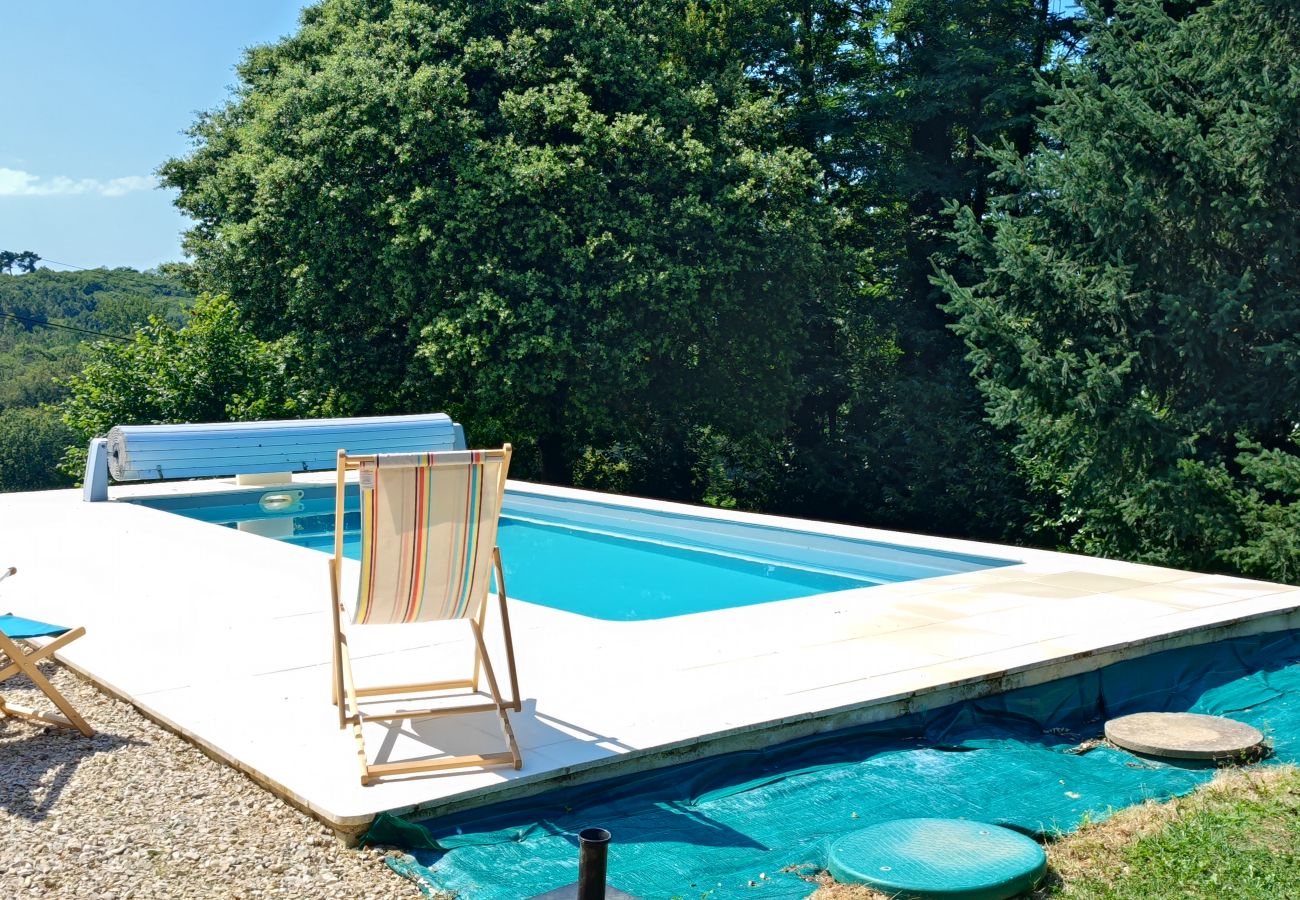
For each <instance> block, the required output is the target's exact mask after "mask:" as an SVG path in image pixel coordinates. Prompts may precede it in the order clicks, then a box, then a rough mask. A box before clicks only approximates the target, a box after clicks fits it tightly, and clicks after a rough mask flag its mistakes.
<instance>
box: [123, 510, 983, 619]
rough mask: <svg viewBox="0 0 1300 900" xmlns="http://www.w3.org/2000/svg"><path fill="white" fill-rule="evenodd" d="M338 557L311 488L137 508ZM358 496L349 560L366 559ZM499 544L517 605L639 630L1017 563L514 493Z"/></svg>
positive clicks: (349, 516) (348, 514)
mask: <svg viewBox="0 0 1300 900" xmlns="http://www.w3.org/2000/svg"><path fill="white" fill-rule="evenodd" d="M133 502H136V503H140V504H143V505H147V506H151V507H154V508H156V509H161V510H165V511H167V512H173V513H178V514H180V515H184V516H187V517H190V518H195V519H199V520H202V521H205V522H211V523H213V524H218V525H224V526H227V527H231V528H239V529H240V530H244V531H252V532H255V533H258V534H262V535H264V536H266V537H273V538H275V539H277V540H281V541H284V542H286V543H292V544H297V545H299V546H302V547H308V548H311V549H313V550H320V551H323V552H325V553H332V552H333V549H334V491H333V488H332V487H330V488H326V487H320V488H317V487H306V488H304V489H302V490H301V491H298V490H295V491H293V492H292V493H291V494H289V495H287V496H286V495H285V493H284V492H283V491H274V490H271V491H268V490H257V491H239V492H231V493H221V494H201V495H187V496H173V497H154V498H147V499H141V500H136V501H133ZM355 510H356V496H355V493H353V494H351V495H350V496H349V498H348V503H347V506H346V508H345V514H344V520H343V525H344V555H346V556H347V557H349V558H350V559H357V558H358V557H359V556H360V548H359V541H360V514H359V513H358V512H356V511H355ZM497 543H498V544H499V545H500V547H501V556H502V561H503V564H504V567H505V573H506V589H507V593H508V594H509V595H510V596H511V597H512V598H517V599H520V600H527V601H529V602H531V603H537V604H540V605H542V606H549V607H552V608H555V609H562V610H566V611H568V612H572V613H577V614H579V615H584V616H591V617H594V618H598V619H610V620H620V621H633V620H640V619H661V618H666V617H668V616H678V615H684V614H687V613H696V612H705V611H708V610H715V609H726V608H730V607H736V606H747V605H750V604H755V603H768V602H771V601H774V600H788V599H791V598H794V597H806V596H810V595H813V594H824V593H830V592H833V591H842V590H848V589H850V588H861V587H869V586H871V585H877V584H885V583H890V582H896V581H907V580H912V579H916V578H926V577H932V576H935V575H944V574H951V573H953V572H962V571H971V570H973V569H981V568H988V567H991V566H999V565H1007V564H1008V562H1009V561H1007V560H997V559H989V558H984V557H976V556H968V555H963V554H954V553H944V552H940V551H928V550H916V549H913V548H906V547H898V546H894V545H890V544H879V543H873V542H869V541H858V540H851V539H848V538H837V537H833V536H828V535H820V534H816V533H811V532H800V531H793V530H787V529H780V528H768V527H764V526H756V525H747V524H742V523H732V522H718V521H716V520H710V519H706V518H701V517H695V516H682V515H674V514H665V513H654V512H647V511H644V510H636V509H630V508H623V507H617V506H614V505H610V504H603V503H594V502H590V501H577V500H566V499H559V498H551V497H539V496H537V495H526V494H517V493H515V492H513V491H512V492H508V493H507V495H506V505H505V510H504V512H503V514H502V518H501V525H500V529H499V531H498V537H497Z"/></svg>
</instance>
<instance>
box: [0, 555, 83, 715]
mask: <svg viewBox="0 0 1300 900" xmlns="http://www.w3.org/2000/svg"><path fill="white" fill-rule="evenodd" d="M15 571H16V570H15V569H12V568H10V569H7V570H5V572H4V574H3V575H0V579H2V578H5V577H8V576H9V575H12V574H13V573H14V572H15ZM85 633H86V629H85V628H73V629H71V630H69V631H65V632H64V633H63V634H61V635H59V636H58V637H56V638H55V639H54V640H52V641H50V642H49V643H48V644H46V645H45V646H43V647H35V646H34V645H33V644H31V643H30V642H28V641H22V642H19V641H17V640H15V639H13V638H11V637H9V635H7V634H5V633H4V632H3V631H0V653H3V654H4V655H5V656H7V657H9V665H7V666H5V667H4V668H3V669H0V683H3V682H5V681H7V680H8V679H10V678H12V677H13V676H15V675H19V674H22V675H26V676H27V677H28V678H29V679H30V680H31V682H32V684H34V685H36V687H38V688H40V690H41V691H42V692H43V693H44V694H45V696H46V697H49V698H50V701H51V702H53V703H54V705H55V706H56V707H58V709H59V712H61V713H63V715H61V716H60V715H55V714H54V713H41V712H38V711H36V710H34V709H31V708H29V707H26V706H17V705H15V704H12V703H9V702H7V701H6V700H5V698H4V697H3V696H0V717H4V716H13V717H15V718H19V719H30V720H32V721H35V722H44V723H46V724H48V725H60V726H62V727H64V728H75V729H77V731H80V732H81V733H82V734H84V735H85V736H86V737H93V736H94V734H95V729H93V728H91V727H90V726H89V725H88V724H86V720H85V719H83V718H82V717H81V715H80V714H79V713H78V712H77V710H76V709H75V708H73V706H72V704H71V703H70V702H68V698H66V697H64V696H63V695H62V694H61V693H59V690H58V688H56V687H55V686H54V685H53V684H51V683H50V680H49V679H48V678H46V677H45V676H44V675H43V674H41V670H40V669H38V668H37V667H36V664H37V663H39V662H41V661H42V660H44V659H47V658H49V657H51V656H53V655H54V654H55V653H57V652H58V651H59V650H60V649H62V648H63V647H65V646H66V645H68V644H70V643H72V642H73V641H75V640H76V639H77V638H79V637H81V636H82V635H84V634H85ZM20 643H21V644H26V645H27V646H29V647H32V648H33V649H31V650H24V649H23V647H22V646H21V645H20Z"/></svg>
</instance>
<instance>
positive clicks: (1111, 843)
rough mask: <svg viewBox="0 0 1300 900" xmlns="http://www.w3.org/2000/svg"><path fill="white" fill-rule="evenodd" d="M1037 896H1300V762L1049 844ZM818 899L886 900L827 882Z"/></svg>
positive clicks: (1234, 777)
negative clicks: (1043, 878)
mask: <svg viewBox="0 0 1300 900" xmlns="http://www.w3.org/2000/svg"><path fill="white" fill-rule="evenodd" d="M1047 856H1048V862H1049V864H1050V866H1051V868H1050V873H1049V875H1048V881H1047V882H1046V883H1045V884H1043V885H1042V886H1041V887H1040V888H1039V889H1038V890H1037V891H1035V892H1034V893H1033V895H1032V897H1033V900H1050V898H1069V900H1168V898H1175V897H1176V898H1205V900H1210V898H1216V900H1221V898H1233V900H1278V898H1282V897H1300V769H1297V768H1296V767H1294V766H1274V767H1269V768H1255V769H1233V770H1225V771H1223V772H1221V773H1219V775H1218V776H1217V777H1216V778H1215V779H1214V780H1213V781H1212V782H1210V783H1209V784H1207V785H1205V786H1204V787H1202V788H1201V789H1200V790H1197V791H1195V792H1194V793H1192V794H1189V795H1188V796H1186V797H1182V798H1179V799H1177V800H1173V801H1171V802H1169V803H1144V804H1142V805H1141V806H1134V807H1130V808H1128V809H1124V810H1121V811H1120V812H1118V813H1116V814H1115V815H1114V816H1112V817H1111V818H1109V819H1107V820H1106V821H1104V822H1099V823H1097V824H1095V825H1088V826H1085V827H1083V828H1081V829H1080V830H1079V831H1077V832H1075V833H1074V834H1071V835H1068V836H1066V837H1064V838H1062V839H1061V840H1059V841H1056V842H1054V843H1052V844H1050V845H1049V846H1048V847H1047ZM812 896H813V898H814V900H880V898H884V896H885V895H884V894H880V893H877V892H875V891H870V890H867V889H866V888H864V887H861V886H858V885H841V884H832V883H824V884H823V885H822V886H821V887H820V888H819V889H818V890H817V891H816V893H814V894H813V895H812Z"/></svg>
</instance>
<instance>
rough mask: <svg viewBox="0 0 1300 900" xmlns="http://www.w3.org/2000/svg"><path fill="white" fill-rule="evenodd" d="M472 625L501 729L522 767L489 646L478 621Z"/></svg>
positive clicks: (517, 763) (519, 766)
mask: <svg viewBox="0 0 1300 900" xmlns="http://www.w3.org/2000/svg"><path fill="white" fill-rule="evenodd" d="M470 625H471V626H472V627H473V630H474V641H475V643H477V644H478V648H479V652H481V653H482V654H483V672H484V674H486V675H487V681H488V687H489V688H490V689H491V691H492V699H493V701H495V702H496V706H497V717H498V718H499V719H500V720H501V731H502V732H503V733H504V734H505V738H506V743H507V744H509V745H510V755H511V756H512V757H514V762H515V768H516V769H518V768H521V767H522V766H523V764H524V760H523V757H522V756H520V755H519V742H518V741H516V740H515V731H514V729H513V728H511V727H510V717H509V716H508V715H506V704H505V701H504V700H502V699H501V689H500V688H499V687H498V686H497V676H496V673H495V672H493V671H492V660H490V659H488V656H487V647H486V646H485V645H484V643H483V632H482V631H481V630H480V629H479V627H478V623H477V622H474V621H471V622H470Z"/></svg>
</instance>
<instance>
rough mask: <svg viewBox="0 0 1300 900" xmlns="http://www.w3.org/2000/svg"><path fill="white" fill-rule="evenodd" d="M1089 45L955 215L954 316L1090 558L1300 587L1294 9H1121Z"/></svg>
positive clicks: (1132, 1) (1003, 422) (999, 412)
mask: <svg viewBox="0 0 1300 900" xmlns="http://www.w3.org/2000/svg"><path fill="white" fill-rule="evenodd" d="M1176 11H1177V10H1176ZM1088 40H1089V58H1088V61H1087V64H1086V65H1080V66H1077V67H1074V68H1073V69H1072V70H1071V72H1070V75H1069V77H1068V79H1067V82H1066V84H1065V85H1064V87H1063V88H1062V89H1061V90H1060V91H1059V92H1057V95H1056V97H1055V99H1054V101H1053V103H1052V105H1051V106H1050V108H1049V109H1048V111H1047V113H1046V116H1045V119H1044V122H1043V131H1044V134H1045V137H1046V142H1045V144H1044V145H1043V146H1041V147H1039V148H1037V149H1035V150H1033V151H1032V152H1030V153H1028V154H1021V153H1017V152H1015V150H1014V149H1013V148H1008V147H1004V148H1003V149H1001V150H1000V151H998V152H997V153H996V154H995V158H996V160H997V162H998V177H999V179H1000V181H1001V183H1002V184H1003V185H1005V193H1003V194H1001V195H1000V196H998V197H997V198H996V199H995V200H994V201H993V203H992V205H991V207H990V212H989V214H988V215H987V216H986V217H984V219H983V220H981V218H980V217H979V216H978V215H977V214H976V211H975V210H974V209H972V208H971V207H970V206H965V207H963V208H962V209H961V210H960V211H959V212H958V215H957V234H958V238H959V240H960V243H961V247H962V250H963V251H964V252H965V253H966V254H967V256H968V257H969V259H970V260H971V261H972V262H973V263H974V265H975V266H976V269H975V271H976V272H978V275H976V276H975V277H972V278H964V279H963V278H959V277H956V276H955V275H954V274H952V273H949V274H947V275H945V276H944V277H943V278H942V283H943V285H944V287H945V288H946V290H947V292H948V295H949V296H950V297H951V303H950V304H949V306H948V309H949V310H950V311H951V312H952V313H954V314H955V315H956V316H958V317H959V324H958V326H957V330H958V331H959V333H960V334H961V335H962V336H963V337H964V338H965V340H966V342H967V344H968V346H969V347H970V350H971V354H970V360H971V361H972V363H973V365H974V372H975V376H976V378H977V379H978V382H979V385H980V388H981V390H982V391H983V393H984V395H985V397H986V398H987V401H988V410H989V414H990V416H991V418H992V420H993V421H994V422H995V423H996V424H997V425H999V426H1002V427H1004V428H1007V429H1009V430H1011V432H1012V433H1013V434H1014V435H1015V439H1016V441H1017V445H1016V450H1017V454H1018V456H1019V458H1020V460H1021V461H1022V463H1023V465H1024V467H1025V471H1026V472H1027V473H1028V475H1029V477H1030V478H1031V479H1032V480H1033V483H1034V484H1035V486H1036V487H1037V488H1038V490H1039V491H1040V492H1041V497H1042V498H1043V513H1044V515H1045V517H1047V518H1049V519H1050V520H1051V521H1053V522H1054V523H1055V524H1056V525H1058V526H1059V527H1060V528H1061V529H1062V531H1063V532H1064V534H1065V535H1066V536H1067V537H1068V538H1069V539H1070V540H1071V542H1072V543H1073V545H1074V546H1075V547H1077V548H1079V549H1081V550H1084V551H1088V552H1094V553H1103V554H1114V555H1119V556H1124V557H1128V558H1136V559H1147V560H1152V561H1158V562H1165V563H1173V564H1177V565H1182V566H1188V567H1195V568H1210V567H1216V566H1217V567H1222V566H1224V565H1225V564H1234V565H1238V566H1241V567H1244V568H1246V569H1248V570H1250V571H1256V572H1261V573H1266V574H1272V575H1274V576H1275V577H1291V578H1294V577H1295V559H1296V556H1297V554H1296V549H1295V543H1296V539H1295V532H1294V530H1293V529H1292V526H1293V525H1294V524H1295V516H1296V513H1295V507H1294V505H1293V504H1294V501H1295V497H1296V494H1295V489H1296V483H1295V481H1294V478H1293V475H1294V471H1295V463H1294V462H1293V460H1294V458H1293V457H1291V456H1290V451H1291V450H1293V449H1294V446H1293V444H1292V443H1291V436H1292V432H1293V431H1294V430H1295V428H1296V423H1297V421H1300V415H1298V414H1300V409H1298V408H1297V400H1296V398H1297V396H1298V395H1297V387H1298V386H1300V345H1297V343H1296V340H1295V337H1296V334H1297V333H1300V302H1297V301H1298V300H1300V267H1297V266H1296V262H1295V260H1296V258H1297V253H1298V251H1300V145H1298V144H1297V142H1296V140H1295V136H1296V134H1298V133H1300V66H1298V65H1297V60H1298V59H1300V11H1297V9H1296V7H1295V6H1294V5H1293V4H1290V3H1287V2H1277V0H1240V2H1215V3H1210V4H1208V5H1205V6H1203V7H1202V8H1201V9H1199V10H1196V11H1195V12H1192V13H1191V14H1189V15H1182V16H1180V17H1175V16H1173V15H1171V14H1170V13H1169V12H1168V11H1166V10H1165V9H1164V8H1163V6H1162V5H1161V4H1160V3H1157V2H1154V0H1121V2H1119V3H1117V4H1116V7H1115V16H1114V18H1113V19H1112V20H1110V21H1109V22H1100V21H1099V22H1098V24H1097V25H1096V27H1095V28H1094V29H1093V30H1092V31H1091V32H1090V33H1089V35H1088ZM1288 531H1289V534H1287V533H1286V532H1288ZM1279 535H1283V539H1282V541H1281V544H1284V545H1285V546H1282V545H1281V544H1279V541H1278V537H1279ZM1270 547H1271V549H1270Z"/></svg>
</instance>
